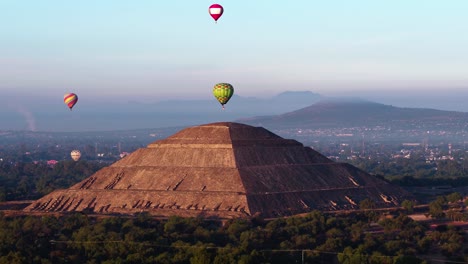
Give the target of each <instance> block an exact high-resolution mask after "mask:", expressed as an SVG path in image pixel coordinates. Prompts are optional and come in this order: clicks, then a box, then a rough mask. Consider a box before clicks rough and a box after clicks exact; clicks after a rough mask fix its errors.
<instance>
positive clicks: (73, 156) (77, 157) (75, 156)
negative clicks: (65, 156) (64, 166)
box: [70, 149, 81, 161]
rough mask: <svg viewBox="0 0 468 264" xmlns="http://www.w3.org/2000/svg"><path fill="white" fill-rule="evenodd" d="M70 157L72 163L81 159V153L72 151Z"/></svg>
mask: <svg viewBox="0 0 468 264" xmlns="http://www.w3.org/2000/svg"><path fill="white" fill-rule="evenodd" d="M70 156H71V158H72V159H73V160H74V161H78V160H79V159H80V157H81V152H80V151H79V150H76V149H75V150H72V152H71V153H70Z"/></svg>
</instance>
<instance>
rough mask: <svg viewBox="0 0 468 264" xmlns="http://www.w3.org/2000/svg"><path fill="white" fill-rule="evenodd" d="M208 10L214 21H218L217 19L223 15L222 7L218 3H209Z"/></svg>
mask: <svg viewBox="0 0 468 264" xmlns="http://www.w3.org/2000/svg"><path fill="white" fill-rule="evenodd" d="M208 12H209V13H210V16H211V17H212V18H213V19H214V20H215V21H218V19H219V18H220V17H221V16H222V15H223V12H224V9H223V7H222V6H221V5H219V4H212V5H210V8H208Z"/></svg>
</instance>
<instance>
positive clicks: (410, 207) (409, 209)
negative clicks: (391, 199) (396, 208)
mask: <svg viewBox="0 0 468 264" xmlns="http://www.w3.org/2000/svg"><path fill="white" fill-rule="evenodd" d="M414 205H415V204H414V201H410V200H404V201H403V202H401V206H402V207H403V208H404V209H405V211H406V213H407V214H411V213H413V211H414Z"/></svg>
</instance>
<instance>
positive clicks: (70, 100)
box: [63, 93, 78, 110]
mask: <svg viewBox="0 0 468 264" xmlns="http://www.w3.org/2000/svg"><path fill="white" fill-rule="evenodd" d="M63 102H64V103H65V104H66V105H67V106H68V108H70V110H72V108H73V106H75V104H76V102H78V96H77V95H76V94H74V93H67V94H65V95H64V96H63Z"/></svg>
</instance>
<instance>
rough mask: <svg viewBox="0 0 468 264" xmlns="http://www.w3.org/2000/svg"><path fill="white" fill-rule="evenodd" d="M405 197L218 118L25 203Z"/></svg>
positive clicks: (301, 208)
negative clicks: (212, 122) (218, 121)
mask: <svg viewBox="0 0 468 264" xmlns="http://www.w3.org/2000/svg"><path fill="white" fill-rule="evenodd" d="M407 197H409V194H408V193H406V192H404V191H403V190H401V189H400V188H398V187H396V186H393V185H390V184H388V183H386V182H384V181H381V180H379V179H377V178H375V177H372V176H370V175H369V174H367V173H365V172H364V171H362V170H359V169H357V168H355V167H353V166H351V165H349V164H344V163H336V162H333V161H331V160H329V159H327V158H326V157H324V156H323V155H321V154H320V153H318V152H316V151H314V150H312V149H311V148H308V147H304V146H303V145H302V144H301V143H299V142H297V141H295V140H287V139H283V138H281V137H279V136H277V135H275V134H273V133H271V132H270V131H268V130H266V129H264V128H258V127H252V126H248V125H243V124H238V123H214V124H207V125H202V126H196V127H191V128H187V129H184V130H182V131H179V132H178V133H176V134H174V135H172V136H170V137H168V138H167V139H164V140H159V141H156V142H153V143H151V144H149V145H148V146H147V147H146V148H142V149H139V150H137V151H135V152H133V153H131V154H130V155H128V156H126V157H125V158H123V159H122V160H119V161H118V162H115V163H114V164H112V165H111V166H109V167H106V168H103V169H101V170H99V171H98V172H96V173H95V174H93V175H92V176H91V177H89V178H87V179H85V180H84V181H82V182H80V183H78V184H76V185H74V186H72V187H71V188H69V189H66V190H57V191H55V192H53V193H51V194H49V195H47V196H45V197H43V198H41V199H39V200H38V201H36V202H35V203H33V204H31V205H30V206H29V207H27V208H26V209H25V210H26V211H43V212H73V211H86V212H94V213H107V214H109V213H120V214H132V213H137V212H149V213H151V214H153V215H158V216H170V215H180V216H197V215H203V216H207V217H210V216H213V217H221V218H232V217H246V216H251V215H254V214H257V213H259V214H261V215H263V216H264V217H277V216H286V215H292V214H298V213H304V212H308V211H310V210H313V209H320V210H327V211H329V210H346V209H352V208H357V207H358V204H359V201H361V200H363V199H365V198H370V199H372V200H374V202H375V203H376V204H377V205H378V206H380V207H392V206H395V205H397V204H399V202H401V200H402V199H405V198H407Z"/></svg>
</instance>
